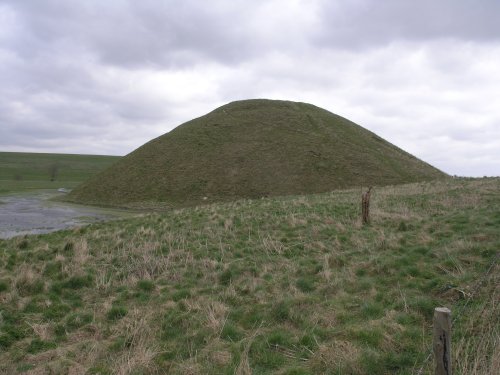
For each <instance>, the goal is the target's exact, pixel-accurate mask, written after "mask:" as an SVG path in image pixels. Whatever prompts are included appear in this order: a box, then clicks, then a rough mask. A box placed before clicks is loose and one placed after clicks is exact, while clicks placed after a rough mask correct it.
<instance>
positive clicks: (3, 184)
mask: <svg viewBox="0 0 500 375" xmlns="http://www.w3.org/2000/svg"><path fill="white" fill-rule="evenodd" d="M119 158H120V157H119V156H103V155H74V154H45V153H33V152H0V194H1V193H13V192H18V191H29V190H35V189H54V188H60V187H65V188H73V187H75V186H76V185H78V184H80V183H82V182H83V181H85V180H87V179H89V178H90V177H91V176H93V175H95V174H96V173H97V172H100V171H101V170H103V169H106V168H108V167H109V166H111V165H112V164H113V163H114V162H116V161H117V160H118V159H119Z"/></svg>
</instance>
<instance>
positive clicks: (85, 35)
mask: <svg viewBox="0 0 500 375" xmlns="http://www.w3.org/2000/svg"><path fill="white" fill-rule="evenodd" d="M259 3H263V2H262V1H255V2H252V3H251V4H250V3H248V2H244V1H241V0H240V1H232V2H225V1H213V2H210V3H207V2H204V1H196V0H187V1H182V2H179V1H174V0H168V1H159V0H145V1H140V2H139V1H133V0H128V1H127V0H124V1H106V2H102V1H97V0H96V1H85V2H67V1H58V0H46V1H43V2H36V1H35V2H33V1H10V2H7V4H9V6H10V8H11V9H12V10H14V12H16V14H17V16H18V21H19V22H20V23H21V24H22V28H23V31H22V32H21V33H19V38H21V40H19V41H17V42H20V43H17V47H15V46H14V45H11V47H12V48H15V49H16V50H17V51H18V53H19V54H21V55H23V56H24V57H26V58H28V57H29V58H33V57H36V54H37V53H43V52H42V51H43V50H44V49H45V48H46V47H47V46H51V47H52V48H53V49H54V52H55V53H57V49H60V50H63V51H64V50H65V49H67V48H70V47H71V46H74V45H78V46H80V47H81V48H82V49H85V50H87V51H89V52H90V53H93V54H95V56H96V57H97V58H98V59H100V60H101V61H102V62H103V63H105V64H112V65H120V66H128V67H138V66H144V65H149V66H152V67H154V66H156V67H159V66H165V65H167V66H170V67H177V66H183V65H190V64H194V63H196V62H197V61H198V60H199V59H200V58H207V59H212V60H216V61H225V62H235V61H241V60H242V59H244V58H246V57H248V56H249V55H250V54H254V53H255V52H256V51H257V49H258V43H259V42H260V41H259V39H258V38H256V35H255V34H253V33H252V30H251V27H250V25H249V23H250V22H251V20H252V17H253V16H255V12H256V10H258V9H259Z"/></svg>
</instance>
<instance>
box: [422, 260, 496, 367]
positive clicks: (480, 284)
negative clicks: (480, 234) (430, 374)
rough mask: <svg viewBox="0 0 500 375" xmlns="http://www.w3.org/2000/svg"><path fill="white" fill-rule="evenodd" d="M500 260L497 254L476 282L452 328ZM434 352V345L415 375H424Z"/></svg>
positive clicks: (459, 309)
mask: <svg viewBox="0 0 500 375" xmlns="http://www.w3.org/2000/svg"><path fill="white" fill-rule="evenodd" d="M499 259H500V252H497V254H496V255H495V257H494V258H493V261H492V262H491V264H490V265H489V267H488V268H487V270H486V272H485V273H484V274H483V276H482V277H481V278H480V279H479V280H478V281H477V282H476V284H475V285H474V287H473V288H472V291H471V293H470V294H469V296H468V297H467V300H466V301H465V303H464V304H462V305H461V306H459V307H458V308H457V309H456V310H454V311H453V319H452V327H453V326H454V325H455V322H456V321H457V320H458V319H459V318H461V317H462V315H463V313H464V311H465V310H466V309H467V307H468V305H469V302H470V301H471V300H472V299H473V298H474V297H475V296H476V294H477V292H478V291H479V290H480V288H481V287H482V286H483V284H484V282H485V281H486V279H487V278H488V277H489V275H490V273H491V271H492V270H493V268H495V266H496V264H497V263H498V260H499ZM432 351H433V347H432V344H431V345H430V347H429V350H428V351H427V356H426V357H425V359H424V360H423V362H422V366H420V368H419V369H418V371H417V372H414V374H415V375H422V374H423V371H424V369H425V366H426V365H427V364H428V362H429V360H430V359H431V357H432Z"/></svg>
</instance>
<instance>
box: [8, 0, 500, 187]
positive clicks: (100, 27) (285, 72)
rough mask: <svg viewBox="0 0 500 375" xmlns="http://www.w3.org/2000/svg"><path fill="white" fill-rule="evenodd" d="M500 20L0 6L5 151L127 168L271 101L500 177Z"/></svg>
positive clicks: (180, 4)
mask: <svg viewBox="0 0 500 375" xmlns="http://www.w3.org/2000/svg"><path fill="white" fill-rule="evenodd" d="M499 15H500V1H499V0H419V1H414V0H211V1H205V0H177V1H174V0H141V1H136V0H107V1H102V0H0V151H31V152H50V153H53V152H54V153H55V152H57V153H59V152H60V153H85V154H109V155H125V154H128V153H129V152H132V151H133V150H134V149H135V148H137V147H139V146H141V145H142V144H144V143H145V142H147V141H149V140H150V139H152V138H155V137H158V136H160V135H162V134H165V133H166V132H168V131H170V130H172V129H173V128H175V127H176V126H178V125H180V124H182V123H183V122H186V121H188V120H190V119H192V118H195V117H199V116H202V115H204V114H206V113H208V112H210V111H211V110H213V109H215V108H217V107H219V106H221V105H223V104H226V103H228V102H231V101H234V100H241V99H250V98H269V99H283V100H293V101H301V102H307V103H311V104H315V105H317V106H319V107H323V108H325V109H327V110H329V111H331V112H333V113H336V114H338V115H341V116H343V117H346V118H348V119H350V120H351V121H354V122H356V123H357V124H359V125H361V126H363V127H364V128H366V129H369V130H371V131H373V132H375V133H376V134H378V135H380V136H381V137H383V138H385V139H386V140H388V141H389V142H391V143H393V144H395V145H397V146H398V147H401V148H402V149H404V150H406V151H408V152H410V153H412V154H413V155H415V156H417V157H418V158H421V159H423V160H424V161H426V162H428V163H430V164H432V165H434V166H435V167H437V168H439V169H441V170H442V171H444V172H446V173H448V174H450V175H459V176H476V177H478V176H484V175H486V176H498V175H500V22H498V17H499Z"/></svg>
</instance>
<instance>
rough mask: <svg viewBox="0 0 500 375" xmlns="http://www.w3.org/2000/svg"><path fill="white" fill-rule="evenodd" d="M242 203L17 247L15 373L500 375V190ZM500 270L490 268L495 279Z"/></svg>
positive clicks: (4, 280) (5, 302)
mask: <svg viewBox="0 0 500 375" xmlns="http://www.w3.org/2000/svg"><path fill="white" fill-rule="evenodd" d="M360 194H361V190H360V189H353V190H343V191H337V192H333V193H325V194H319V195H308V196H295V197H286V198H265V199H258V200H241V201H237V202H234V203H224V204H214V205H206V206H201V207H195V208H186V209H179V210H175V211H170V212H166V213H161V214H158V213H157V214H151V215H146V216H142V217H138V218H133V219H127V220H122V221H117V222H109V223H105V224H98V225H91V226H89V227H83V228H77V229H74V230H69V231H61V232H56V233H52V234H47V235H38V236H28V237H22V238H16V239H11V240H1V241H0V372H1V371H3V372H4V373H6V374H15V373H30V374H76V373H82V374H83V373H86V374H163V373H165V374H214V375H215V374H240V375H242V374H283V375H285V374H287V375H305V374H366V375H368V374H370V375H376V374H416V373H417V372H418V370H419V369H420V368H421V367H423V372H422V373H423V374H432V373H433V372H432V371H431V366H430V364H431V362H430V361H427V362H426V361H425V359H426V357H427V355H428V353H429V348H430V345H431V331H432V327H431V321H432V314H433V309H434V308H435V307H437V306H447V307H449V308H451V310H452V312H453V314H454V317H455V322H454V335H453V343H452V345H453V347H452V349H453V352H454V355H455V362H454V363H453V365H454V369H455V372H454V373H455V374H476V375H478V374H483V375H484V374H489V375H493V374H498V373H499V369H500V353H499V350H500V345H499V334H500V332H499V327H500V324H499V323H500V322H499V317H500V306H499V301H500V299H499V298H498V297H499V281H500V280H499V267H498V265H496V266H493V267H491V269H490V266H491V265H492V264H494V263H493V262H494V260H495V259H497V258H498V252H499V249H500V209H499V207H500V179H498V178H496V179H493V178H489V179H470V180H467V179H449V180H445V181H440V182H427V183H418V184H409V185H402V186H397V187H384V188H377V187H376V188H375V189H374V191H373V193H372V194H373V195H372V222H371V224H370V225H368V226H362V225H361V224H360V219H359V216H360V212H359V211H360V208H359V206H360V204H359V203H360ZM488 269H489V271H490V272H489V273H487V272H486V271H487V270H488Z"/></svg>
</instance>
